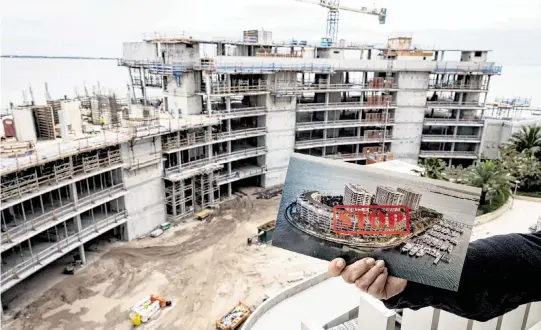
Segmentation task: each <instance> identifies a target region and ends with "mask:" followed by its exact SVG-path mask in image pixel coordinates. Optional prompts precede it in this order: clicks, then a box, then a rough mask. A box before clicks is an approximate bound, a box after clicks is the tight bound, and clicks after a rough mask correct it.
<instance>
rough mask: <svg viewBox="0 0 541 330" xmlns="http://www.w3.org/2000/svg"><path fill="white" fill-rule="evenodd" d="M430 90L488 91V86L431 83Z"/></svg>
mask: <svg viewBox="0 0 541 330" xmlns="http://www.w3.org/2000/svg"><path fill="white" fill-rule="evenodd" d="M428 89H444V90H447V89H461V90H480V91H486V90H488V85H486V84H476V83H471V84H464V83H429V84H428Z"/></svg>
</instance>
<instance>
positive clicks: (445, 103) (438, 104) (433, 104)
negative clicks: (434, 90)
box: [426, 100, 484, 108]
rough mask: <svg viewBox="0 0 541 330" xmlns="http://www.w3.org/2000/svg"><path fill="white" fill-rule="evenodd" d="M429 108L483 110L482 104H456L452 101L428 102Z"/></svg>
mask: <svg viewBox="0 0 541 330" xmlns="http://www.w3.org/2000/svg"><path fill="white" fill-rule="evenodd" d="M426 105H427V106H428V107H435V108H437V107H446V108H447V107H451V108H483V107H484V104H483V103H481V102H455V101H450V100H441V101H426Z"/></svg>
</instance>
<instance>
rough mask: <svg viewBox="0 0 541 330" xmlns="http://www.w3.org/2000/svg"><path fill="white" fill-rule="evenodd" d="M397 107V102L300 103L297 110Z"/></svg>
mask: <svg viewBox="0 0 541 330" xmlns="http://www.w3.org/2000/svg"><path fill="white" fill-rule="evenodd" d="M393 107H396V102H386V103H383V104H368V103H366V102H334V103H299V104H297V109H299V110H300V111H314V110H333V109H364V108H376V109H385V108H393Z"/></svg>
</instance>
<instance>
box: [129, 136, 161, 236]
mask: <svg viewBox="0 0 541 330" xmlns="http://www.w3.org/2000/svg"><path fill="white" fill-rule="evenodd" d="M155 153H158V154H161V142H160V140H159V139H157V140H156V142H155V143H153V142H152V138H148V139H144V140H140V141H137V143H136V144H135V145H134V146H133V147H130V145H129V142H128V143H123V144H122V145H121V155H122V160H123V162H125V163H134V162H136V160H137V159H138V158H140V159H145V158H147V159H148V158H149V157H151V156H152V155H154V154H155ZM162 173H163V163H162V162H159V163H158V164H152V165H149V166H146V167H143V168H139V169H135V170H128V169H124V171H123V176H124V184H125V185H126V189H127V190H128V191H129V193H128V194H127V195H126V196H125V199H124V200H125V203H126V210H127V211H128V214H129V216H130V220H129V221H128V223H127V225H126V233H125V237H126V238H127V239H128V240H132V239H134V238H137V237H139V236H143V235H146V234H148V233H149V232H150V231H152V230H153V229H155V228H156V227H157V226H158V225H159V224H161V223H163V222H165V217H166V214H165V191H164V185H163V179H162Z"/></svg>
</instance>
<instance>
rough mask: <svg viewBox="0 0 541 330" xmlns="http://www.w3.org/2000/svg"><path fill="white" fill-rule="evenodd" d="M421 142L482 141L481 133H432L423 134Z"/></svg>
mask: <svg viewBox="0 0 541 330" xmlns="http://www.w3.org/2000/svg"><path fill="white" fill-rule="evenodd" d="M421 142H464V143H481V136H480V135H431V134H423V136H422V137H421Z"/></svg>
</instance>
